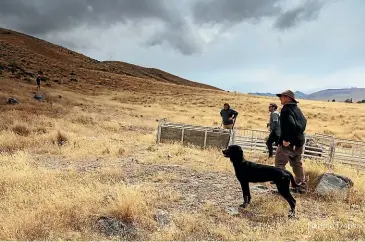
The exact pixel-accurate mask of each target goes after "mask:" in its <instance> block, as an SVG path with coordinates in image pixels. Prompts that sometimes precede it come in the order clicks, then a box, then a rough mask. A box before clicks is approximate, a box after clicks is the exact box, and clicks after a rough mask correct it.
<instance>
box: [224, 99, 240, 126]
mask: <svg viewBox="0 0 365 242" xmlns="http://www.w3.org/2000/svg"><path fill="white" fill-rule="evenodd" d="M220 114H221V117H222V123H223V128H225V129H232V128H233V124H234V121H235V119H236V118H237V115H238V112H237V111H235V110H233V109H231V107H230V106H229V104H228V103H225V104H224V107H223V109H222V110H221V113H220Z"/></svg>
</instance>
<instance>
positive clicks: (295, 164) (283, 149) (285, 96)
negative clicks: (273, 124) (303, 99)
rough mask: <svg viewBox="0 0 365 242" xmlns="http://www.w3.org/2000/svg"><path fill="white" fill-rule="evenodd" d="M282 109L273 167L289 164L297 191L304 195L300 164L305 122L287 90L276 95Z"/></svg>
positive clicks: (302, 170)
mask: <svg viewBox="0 0 365 242" xmlns="http://www.w3.org/2000/svg"><path fill="white" fill-rule="evenodd" d="M277 96H278V97H279V98H280V101H281V104H282V105H283V108H282V109H281V114H280V131H281V134H280V138H279V143H278V149H277V151H276V156H275V166H276V167H279V168H282V169H285V166H286V164H287V163H288V162H289V164H290V166H291V167H292V168H293V172H294V175H295V180H296V183H297V184H298V185H299V188H298V189H297V191H298V192H299V193H305V192H306V190H307V184H306V180H305V175H304V169H303V164H302V153H303V145H304V143H305V137H304V131H305V128H306V125H307V120H306V118H305V117H304V115H303V113H302V111H301V110H300V108H299V107H298V101H297V100H296V99H295V95H294V93H293V92H292V91H290V90H287V91H285V92H283V93H280V94H277Z"/></svg>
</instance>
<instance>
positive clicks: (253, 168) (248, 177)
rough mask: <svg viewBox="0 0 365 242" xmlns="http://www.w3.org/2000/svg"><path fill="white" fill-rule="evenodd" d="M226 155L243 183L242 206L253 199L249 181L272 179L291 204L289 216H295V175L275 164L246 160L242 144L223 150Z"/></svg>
mask: <svg viewBox="0 0 365 242" xmlns="http://www.w3.org/2000/svg"><path fill="white" fill-rule="evenodd" d="M222 152H223V154H224V156H225V157H228V158H230V160H231V162H232V164H233V167H234V170H235V173H236V177H237V179H238V181H239V182H240V183H241V188H242V194H243V201H244V202H243V204H242V205H240V207H243V208H245V207H246V206H247V205H248V204H250V201H251V195H250V187H249V183H250V182H253V183H256V182H268V181H272V182H274V183H275V184H276V186H277V189H278V191H279V193H280V194H281V196H283V197H284V198H285V199H286V200H287V201H288V203H289V205H290V211H289V217H294V216H295V203H296V201H295V199H294V198H293V196H292V195H291V194H290V188H289V187H290V182H291V183H292V185H293V187H297V186H298V185H297V184H296V183H295V180H294V177H293V175H292V174H291V173H290V172H289V171H287V170H283V169H280V168H276V167H274V166H268V165H262V164H256V163H253V162H250V161H247V160H245V158H244V156H243V151H242V148H241V147H240V146H237V145H231V146H229V147H228V149H226V150H223V151H222Z"/></svg>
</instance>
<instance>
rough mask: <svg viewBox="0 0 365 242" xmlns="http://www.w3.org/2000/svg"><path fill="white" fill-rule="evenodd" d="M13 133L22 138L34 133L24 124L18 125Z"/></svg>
mask: <svg viewBox="0 0 365 242" xmlns="http://www.w3.org/2000/svg"><path fill="white" fill-rule="evenodd" d="M12 130H13V132H14V133H15V134H17V135H20V136H28V135H30V134H31V133H32V131H31V130H30V129H29V128H28V127H27V126H26V125H24V124H17V125H15V126H14V127H13V128H12Z"/></svg>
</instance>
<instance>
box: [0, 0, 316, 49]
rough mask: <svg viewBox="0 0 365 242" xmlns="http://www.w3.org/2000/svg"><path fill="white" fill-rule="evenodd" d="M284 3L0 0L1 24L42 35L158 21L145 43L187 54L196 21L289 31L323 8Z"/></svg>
mask: <svg viewBox="0 0 365 242" xmlns="http://www.w3.org/2000/svg"><path fill="white" fill-rule="evenodd" d="M283 1H284V0H189V1H185V2H184V3H183V4H182V3H176V2H175V1H169V0H108V1H102V0H55V1H53V0H52V1H50V0H0V25H2V26H5V27H8V28H12V29H14V30H19V31H22V32H25V33H28V34H33V35H37V36H45V35H47V34H49V33H58V32H62V31H68V30H72V29H75V28H77V27H79V26H87V27H106V28H107V27H110V26H113V25H116V24H120V23H121V24H125V23H127V22H131V23H133V24H135V25H136V26H137V27H138V26H140V25H143V24H145V23H146V22H148V23H158V24H162V26H163V28H162V29H161V28H157V29H156V30H155V32H154V33H153V34H152V36H148V37H146V38H147V39H145V40H144V43H145V44H146V45H147V46H154V45H163V44H167V45H169V46H171V47H172V48H174V49H176V50H178V51H180V52H181V53H182V54H185V55H191V54H194V53H197V52H199V51H201V49H202V47H203V46H204V45H205V42H204V39H203V38H202V37H201V36H200V35H199V34H198V29H199V28H200V25H204V24H213V25H214V24H223V25H225V26H226V27H227V26H232V25H234V24H238V23H241V22H245V21H260V20H261V19H262V18H265V17H270V18H274V19H275V24H274V27H276V28H278V29H287V28H291V27H294V26H296V25H298V24H299V23H300V22H302V21H307V20H311V19H313V18H315V17H316V16H317V15H318V13H319V10H320V9H321V7H322V4H319V3H318V1H319V0H303V1H304V2H305V4H303V5H300V6H299V7H297V8H294V9H290V10H287V11H284V10H283V7H282V4H281V3H282V2H283ZM179 4H180V5H179ZM176 5H178V6H176ZM69 42H70V43H72V40H69Z"/></svg>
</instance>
